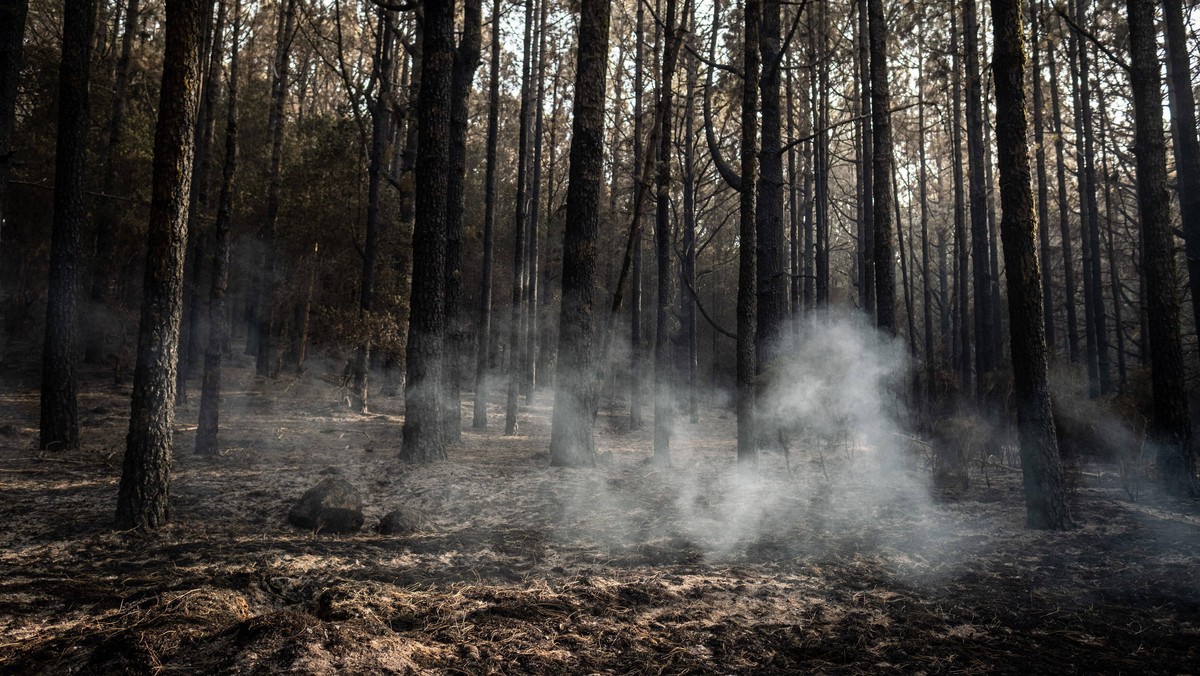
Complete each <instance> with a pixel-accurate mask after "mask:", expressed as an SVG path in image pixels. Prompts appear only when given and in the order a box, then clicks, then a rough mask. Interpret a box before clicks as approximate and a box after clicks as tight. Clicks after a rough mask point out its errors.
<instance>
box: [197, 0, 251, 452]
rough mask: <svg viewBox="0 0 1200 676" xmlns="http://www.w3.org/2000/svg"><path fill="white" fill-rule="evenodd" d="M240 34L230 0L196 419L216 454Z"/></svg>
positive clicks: (203, 440) (201, 446)
mask: <svg viewBox="0 0 1200 676" xmlns="http://www.w3.org/2000/svg"><path fill="white" fill-rule="evenodd" d="M241 33H242V2H241V0H234V6H233V39H232V41H231V43H230V44H231V47H230V53H229V102H228V108H227V110H226V116H225V165H224V168H223V169H222V171H221V194H220V196H219V197H218V198H217V219H216V222H215V223H214V224H213V239H212V287H211V289H210V290H209V301H208V331H209V333H208V348H207V349H206V350H205V351H204V380H203V383H202V385H201V387H200V418H199V422H198V424H197V427H196V453H198V454H200V455H208V456H212V455H216V453H217V450H218V444H217V441H218V435H219V431H220V413H221V360H222V357H223V352H222V351H223V349H224V346H225V343H226V342H228V340H229V323H228V320H227V317H226V313H225V292H226V290H227V289H228V288H229V248H230V247H229V231H230V227H231V225H232V220H233V199H234V179H235V178H236V177H237V156H238V109H237V97H238V43H239V41H240V40H241Z"/></svg>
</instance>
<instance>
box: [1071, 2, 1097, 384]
mask: <svg viewBox="0 0 1200 676" xmlns="http://www.w3.org/2000/svg"><path fill="white" fill-rule="evenodd" d="M1071 7H1072V14H1073V15H1074V16H1075V19H1074V20H1075V21H1076V22H1077V23H1078V14H1077V13H1076V11H1075V10H1076V9H1078V4H1077V3H1074V2H1073V3H1072V5H1071ZM1067 44H1068V55H1069V59H1070V62H1071V66H1072V80H1073V85H1074V86H1073V87H1072V93H1073V96H1074V106H1073V107H1074V118H1075V130H1074V131H1075V180H1076V184H1077V185H1078V189H1079V232H1080V237H1079V249H1080V253H1081V256H1082V258H1083V261H1082V262H1083V268H1082V271H1081V272H1082V278H1083V317H1084V320H1083V326H1084V343H1085V347H1086V350H1087V351H1086V359H1087V374H1088V394H1089V396H1091V397H1093V398H1094V397H1098V396H1100V366H1099V363H1100V362H1099V355H1100V351H1099V348H1098V346H1097V343H1096V338H1097V336H1098V335H1099V333H1098V332H1097V331H1096V305H1095V302H1094V301H1095V298H1096V296H1095V294H1094V293H1093V292H1092V283H1093V277H1092V256H1093V252H1092V240H1091V238H1090V237H1089V236H1088V220H1089V218H1090V214H1089V209H1090V207H1091V200H1089V199H1087V197H1086V196H1085V195H1087V194H1088V193H1089V192H1090V191H1091V188H1090V187H1089V185H1088V173H1087V150H1086V147H1085V145H1084V144H1085V143H1086V142H1087V141H1086V139H1087V133H1086V131H1085V129H1084V122H1083V116H1084V106H1086V105H1088V103H1087V102H1085V101H1084V98H1083V91H1084V84H1083V82H1084V81H1085V78H1084V77H1083V69H1082V68H1081V67H1080V66H1079V64H1080V60H1081V59H1083V58H1085V57H1083V56H1082V54H1081V52H1082V51H1083V50H1082V49H1081V48H1080V45H1079V37H1078V36H1077V35H1076V34H1075V33H1074V32H1072V33H1071V36H1070V38H1069V40H1068V43H1067Z"/></svg>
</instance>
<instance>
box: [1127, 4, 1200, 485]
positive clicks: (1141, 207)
mask: <svg viewBox="0 0 1200 676" xmlns="http://www.w3.org/2000/svg"><path fill="white" fill-rule="evenodd" d="M1154 5H1155V3H1154V0H1127V1H1126V7H1127V9H1128V12H1129V54H1130V71H1129V80H1130V85H1131V87H1132V89H1133V106H1134V108H1133V111H1134V147H1133V150H1134V155H1135V156H1136V157H1137V194H1138V212H1139V213H1140V214H1141V219H1142V251H1143V254H1142V255H1143V262H1142V264H1143V268H1144V270H1145V274H1146V301H1147V304H1148V306H1147V314H1148V315H1149V324H1150V327H1149V328H1150V350H1151V353H1152V354H1153V361H1152V362H1151V366H1150V381H1151V386H1152V388H1153V392H1154V420H1153V421H1152V422H1151V429H1150V435H1151V440H1152V441H1153V442H1154V444H1155V445H1156V446H1157V448H1158V453H1157V456H1158V457H1157V462H1158V468H1159V471H1160V472H1161V475H1162V479H1163V482H1164V484H1165V485H1166V488H1167V490H1168V491H1170V492H1171V493H1172V494H1175V495H1180V496H1189V497H1194V496H1196V495H1197V494H1198V493H1200V487H1198V486H1197V482H1196V469H1195V451H1194V449H1193V447H1192V434H1191V431H1192V430H1191V421H1190V419H1189V416H1188V404H1187V390H1186V389H1184V381H1183V374H1184V368H1183V350H1182V348H1181V346H1180V342H1179V340H1180V339H1179V304H1178V302H1177V300H1176V299H1177V295H1176V294H1177V291H1178V289H1176V286H1175V279H1176V277H1175V251H1174V249H1175V243H1174V241H1173V236H1172V234H1171V223H1170V202H1169V200H1168V198H1167V159H1166V155H1167V152H1166V140H1165V139H1164V138H1163V125H1162V80H1161V79H1160V77H1159V62H1158V35H1157V30H1156V28H1155V25H1154V9H1155V7H1154Z"/></svg>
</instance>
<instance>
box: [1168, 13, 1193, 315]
mask: <svg viewBox="0 0 1200 676" xmlns="http://www.w3.org/2000/svg"><path fill="white" fill-rule="evenodd" d="M1162 6H1163V18H1164V19H1165V21H1164V24H1165V26H1166V34H1167V92H1168V93H1169V94H1170V101H1171V140H1172V142H1173V146H1172V147H1173V148H1174V151H1175V174H1176V181H1175V190H1176V192H1177V193H1178V194H1179V217H1180V221H1181V222H1182V226H1183V234H1184V238H1183V241H1184V243H1185V245H1186V250H1187V271H1188V288H1189V289H1190V290H1191V295H1192V315H1193V319H1194V320H1195V323H1196V326H1200V139H1198V138H1197V136H1196V97H1195V94H1194V93H1193V90H1192V73H1193V72H1194V71H1195V69H1194V68H1193V67H1192V60H1191V57H1190V56H1189V54H1188V45H1187V32H1186V30H1185V28H1184V19H1183V7H1182V3H1181V2H1180V0H1162Z"/></svg>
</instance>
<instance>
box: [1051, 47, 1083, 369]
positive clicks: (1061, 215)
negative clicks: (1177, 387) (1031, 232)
mask: <svg viewBox="0 0 1200 676" xmlns="http://www.w3.org/2000/svg"><path fill="white" fill-rule="evenodd" d="M1047 57H1048V60H1049V61H1050V108H1051V111H1052V112H1051V116H1052V117H1053V119H1054V155H1055V172H1056V173H1057V175H1058V180H1057V183H1058V227H1059V239H1060V240H1061V244H1062V257H1063V296H1064V298H1065V302H1066V306H1067V317H1066V322H1067V358H1068V359H1070V361H1071V363H1072V364H1078V363H1079V321H1078V320H1077V318H1076V310H1075V263H1074V256H1073V254H1072V253H1071V219H1070V205H1069V204H1068V203H1067V160H1066V145H1067V143H1066V140H1065V139H1064V137H1063V122H1062V113H1061V110H1060V108H1059V102H1058V60H1057V59H1056V58H1055V54H1054V42H1050V45H1049V51H1048V53H1047ZM1047 267H1048V266H1047ZM1052 300H1053V299H1052V298H1050V297H1047V298H1046V303H1047V304H1050V303H1051V302H1052Z"/></svg>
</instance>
